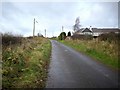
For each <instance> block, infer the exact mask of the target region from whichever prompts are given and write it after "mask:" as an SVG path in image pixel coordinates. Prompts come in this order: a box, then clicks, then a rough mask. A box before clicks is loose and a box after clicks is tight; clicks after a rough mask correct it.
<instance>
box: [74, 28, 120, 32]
mask: <svg viewBox="0 0 120 90" xmlns="http://www.w3.org/2000/svg"><path fill="white" fill-rule="evenodd" d="M79 32H104V33H107V32H120V29H119V28H92V29H91V30H90V29H89V28H81V29H80V30H77V31H76V32H75V33H79Z"/></svg>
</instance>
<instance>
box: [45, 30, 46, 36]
mask: <svg viewBox="0 0 120 90" xmlns="http://www.w3.org/2000/svg"><path fill="white" fill-rule="evenodd" d="M45 37H46V29H45Z"/></svg>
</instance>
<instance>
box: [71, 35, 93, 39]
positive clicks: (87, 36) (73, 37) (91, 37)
mask: <svg viewBox="0 0 120 90" xmlns="http://www.w3.org/2000/svg"><path fill="white" fill-rule="evenodd" d="M72 39H73V40H75V39H79V40H91V39H93V36H92V35H78V34H75V35H73V36H72Z"/></svg>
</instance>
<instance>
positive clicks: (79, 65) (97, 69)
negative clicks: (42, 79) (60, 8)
mask: <svg viewBox="0 0 120 90" xmlns="http://www.w3.org/2000/svg"><path fill="white" fill-rule="evenodd" d="M51 43H52V55H51V62H50V66H49V73H48V79H47V83H46V88H118V72H117V71H113V70H111V69H110V68H108V67H106V66H105V65H103V64H101V63H99V62H96V61H95V60H92V58H90V57H88V56H86V55H83V54H82V53H79V52H77V51H75V50H73V49H72V48H70V47H68V46H65V45H63V44H61V43H59V42H57V41H55V40H51Z"/></svg>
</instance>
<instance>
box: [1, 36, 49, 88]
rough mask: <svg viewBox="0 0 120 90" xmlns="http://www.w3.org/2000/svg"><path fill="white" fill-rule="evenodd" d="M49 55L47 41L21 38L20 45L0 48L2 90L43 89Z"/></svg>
mask: <svg viewBox="0 0 120 90" xmlns="http://www.w3.org/2000/svg"><path fill="white" fill-rule="evenodd" d="M50 54H51V44H50V41H49V40H48V39H45V38H41V37H36V38H34V39H33V38H31V39H26V38H23V39H22V40H21V43H20V44H11V45H8V46H5V47H4V46H3V47H2V61H3V64H2V69H3V70H2V87H3V88H43V87H45V83H46V78H47V68H48V65H49V59H50Z"/></svg>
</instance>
